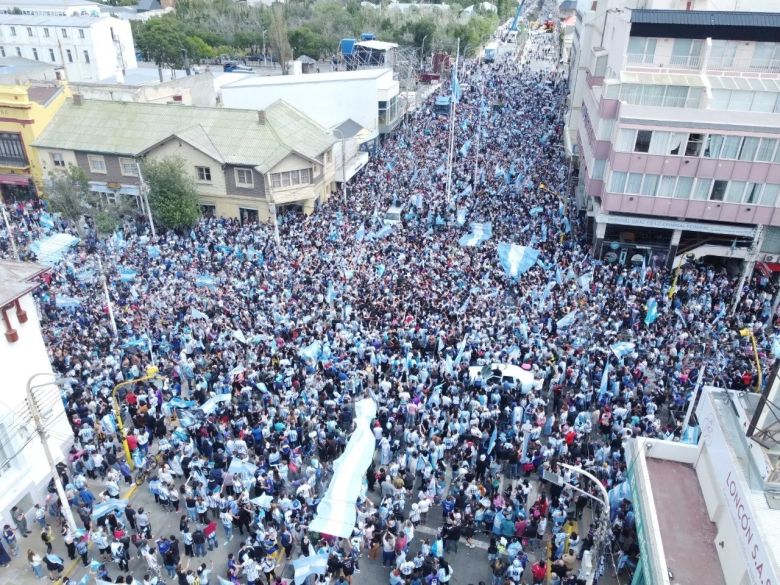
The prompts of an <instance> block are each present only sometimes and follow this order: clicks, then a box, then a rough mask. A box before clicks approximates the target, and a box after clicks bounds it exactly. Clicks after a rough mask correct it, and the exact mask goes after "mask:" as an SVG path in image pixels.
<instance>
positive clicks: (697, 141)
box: [685, 133, 704, 156]
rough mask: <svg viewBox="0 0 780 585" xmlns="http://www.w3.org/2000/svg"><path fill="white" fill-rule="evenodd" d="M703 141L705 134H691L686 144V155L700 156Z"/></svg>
mask: <svg viewBox="0 0 780 585" xmlns="http://www.w3.org/2000/svg"><path fill="white" fill-rule="evenodd" d="M703 142H704V134H693V133H691V134H689V135H688V144H687V145H686V146H685V156H699V155H700V154H701V145H702V143H703Z"/></svg>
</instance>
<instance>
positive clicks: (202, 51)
mask: <svg viewBox="0 0 780 585" xmlns="http://www.w3.org/2000/svg"><path fill="white" fill-rule="evenodd" d="M187 54H188V55H189V57H190V59H193V60H195V61H199V60H200V59H211V58H212V57H215V56H216V52H215V51H214V49H212V48H211V47H210V46H209V44H208V43H207V42H206V41H204V40H203V39H202V38H200V37H199V36H196V35H191V36H188V37H187Z"/></svg>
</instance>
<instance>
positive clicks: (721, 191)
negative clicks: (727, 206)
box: [710, 181, 728, 201]
mask: <svg viewBox="0 0 780 585" xmlns="http://www.w3.org/2000/svg"><path fill="white" fill-rule="evenodd" d="M727 187H728V182H727V181H713V182H712V191H710V201H723V197H724V196H725V195H726V188H727Z"/></svg>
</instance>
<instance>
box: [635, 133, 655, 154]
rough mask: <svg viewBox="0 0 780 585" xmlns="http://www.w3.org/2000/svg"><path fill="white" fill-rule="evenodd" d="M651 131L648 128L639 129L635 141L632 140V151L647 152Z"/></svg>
mask: <svg viewBox="0 0 780 585" xmlns="http://www.w3.org/2000/svg"><path fill="white" fill-rule="evenodd" d="M652 136H653V133H652V131H650V130H639V131H637V133H636V141H635V142H634V152H649V151H650V139H651V138H652Z"/></svg>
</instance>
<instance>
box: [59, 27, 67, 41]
mask: <svg viewBox="0 0 780 585" xmlns="http://www.w3.org/2000/svg"><path fill="white" fill-rule="evenodd" d="M60 31H61V32H62V38H63V39H67V38H68V29H67V28H61V29H60Z"/></svg>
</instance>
